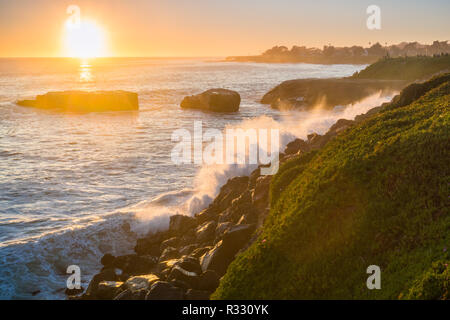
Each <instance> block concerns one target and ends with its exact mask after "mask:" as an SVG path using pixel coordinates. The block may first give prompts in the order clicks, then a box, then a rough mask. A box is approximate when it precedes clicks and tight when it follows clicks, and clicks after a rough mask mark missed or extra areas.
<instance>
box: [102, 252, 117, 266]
mask: <svg viewBox="0 0 450 320" xmlns="http://www.w3.org/2000/svg"><path fill="white" fill-rule="evenodd" d="M115 259H116V257H114V256H113V255H112V254H109V253H107V254H105V255H104V256H103V257H102V259H101V260H100V263H101V264H102V265H104V266H105V267H113V266H114V261H115Z"/></svg>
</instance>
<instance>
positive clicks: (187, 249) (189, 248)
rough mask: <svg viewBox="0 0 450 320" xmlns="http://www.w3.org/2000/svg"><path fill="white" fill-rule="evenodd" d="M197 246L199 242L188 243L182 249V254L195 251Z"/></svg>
mask: <svg viewBox="0 0 450 320" xmlns="http://www.w3.org/2000/svg"><path fill="white" fill-rule="evenodd" d="M197 248H198V244H190V245H187V246H185V247H183V248H181V249H180V254H181V255H182V256H183V255H188V254H191V253H192V251H194V250H195V249H197Z"/></svg>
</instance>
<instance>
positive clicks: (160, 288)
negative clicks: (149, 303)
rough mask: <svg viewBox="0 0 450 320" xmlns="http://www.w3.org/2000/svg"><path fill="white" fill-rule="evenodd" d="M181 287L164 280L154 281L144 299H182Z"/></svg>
mask: <svg viewBox="0 0 450 320" xmlns="http://www.w3.org/2000/svg"><path fill="white" fill-rule="evenodd" d="M183 298H184V292H183V289H181V288H178V287H175V286H173V285H172V284H170V283H169V282H166V281H157V282H155V283H154V284H153V285H152V286H151V288H150V291H149V292H148V293H147V295H146V296H145V300H183Z"/></svg>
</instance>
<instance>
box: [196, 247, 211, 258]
mask: <svg viewBox="0 0 450 320" xmlns="http://www.w3.org/2000/svg"><path fill="white" fill-rule="evenodd" d="M211 249H212V247H211V246H206V247H202V248H197V249H195V250H194V251H192V253H191V256H193V257H195V258H200V257H201V256H203V255H204V254H205V253H206V252H208V251H209V250H211Z"/></svg>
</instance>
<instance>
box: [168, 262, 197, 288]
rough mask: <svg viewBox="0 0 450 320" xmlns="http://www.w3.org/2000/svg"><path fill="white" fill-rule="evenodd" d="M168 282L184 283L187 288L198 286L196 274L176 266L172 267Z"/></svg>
mask: <svg viewBox="0 0 450 320" xmlns="http://www.w3.org/2000/svg"><path fill="white" fill-rule="evenodd" d="M167 278H168V279H169V280H171V281H172V280H176V281H181V282H184V283H186V284H187V285H188V288H196V287H197V284H198V274H197V273H195V272H192V271H187V270H185V269H183V268H181V267H180V266H178V265H175V266H173V268H172V270H171V271H170V274H169V276H168V277H167Z"/></svg>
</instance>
